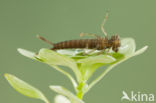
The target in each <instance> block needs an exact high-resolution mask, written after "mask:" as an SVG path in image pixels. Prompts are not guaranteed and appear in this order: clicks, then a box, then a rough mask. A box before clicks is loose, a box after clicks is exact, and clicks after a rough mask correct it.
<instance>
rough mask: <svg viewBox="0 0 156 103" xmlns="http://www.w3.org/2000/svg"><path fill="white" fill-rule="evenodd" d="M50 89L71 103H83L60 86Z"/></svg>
mask: <svg viewBox="0 0 156 103" xmlns="http://www.w3.org/2000/svg"><path fill="white" fill-rule="evenodd" d="M50 89H52V90H53V91H55V92H56V93H58V94H61V95H64V96H66V97H68V98H69V99H70V101H71V103H84V102H83V101H82V100H80V99H79V98H77V97H76V96H75V95H74V94H73V93H71V92H70V91H68V90H67V89H65V88H63V87H62V86H50Z"/></svg>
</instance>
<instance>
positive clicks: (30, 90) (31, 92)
mask: <svg viewBox="0 0 156 103" xmlns="http://www.w3.org/2000/svg"><path fill="white" fill-rule="evenodd" d="M5 78H6V79H7V80H8V82H9V83H10V85H11V86H12V87H13V88H14V89H15V90H17V91H18V92H19V93H21V94H23V95H25V96H28V97H31V98H36V99H41V100H43V101H45V103H49V102H48V100H47V98H46V97H45V96H44V95H43V93H42V92H40V91H39V90H38V89H36V88H34V87H33V86H31V85H29V84H28V83H26V82H24V81H22V80H20V79H19V78H17V77H15V76H13V75H11V74H5Z"/></svg>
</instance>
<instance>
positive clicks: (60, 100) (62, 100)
mask: <svg viewBox="0 0 156 103" xmlns="http://www.w3.org/2000/svg"><path fill="white" fill-rule="evenodd" d="M54 103H71V102H70V100H69V99H67V98H66V97H65V96H63V95H57V96H56V97H55V99H54Z"/></svg>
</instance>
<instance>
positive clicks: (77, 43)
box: [52, 39, 98, 50]
mask: <svg viewBox="0 0 156 103" xmlns="http://www.w3.org/2000/svg"><path fill="white" fill-rule="evenodd" d="M97 44H98V40H97V39H80V40H69V41H64V42H59V43H56V44H54V47H53V48H52V50H57V49H72V48H87V47H88V48H89V49H93V48H96V46H97Z"/></svg>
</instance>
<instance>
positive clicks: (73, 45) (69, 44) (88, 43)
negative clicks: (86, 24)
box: [38, 12, 120, 52]
mask: <svg viewBox="0 0 156 103" xmlns="http://www.w3.org/2000/svg"><path fill="white" fill-rule="evenodd" d="M107 19H108V12H107V14H106V16H105V19H104V21H103V22H102V24H101V30H102V32H103V33H104V34H105V37H100V36H97V35H96V34H88V33H87V34H86V33H81V34H80V36H81V35H82V36H84V35H90V36H95V37H96V38H95V39H80V40H68V41H63V42H59V43H55V44H54V43H52V42H50V41H48V40H46V39H45V38H43V37H41V36H38V38H39V39H41V40H43V41H45V42H47V43H49V44H51V45H52V46H53V48H51V50H58V49H77V48H81V49H85V48H88V49H97V50H105V49H110V48H112V50H113V51H115V52H118V48H119V47H120V38H119V36H118V35H114V36H112V37H111V38H110V39H108V37H107V33H106V31H105V29H104V24H105V22H106V20H107Z"/></svg>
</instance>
